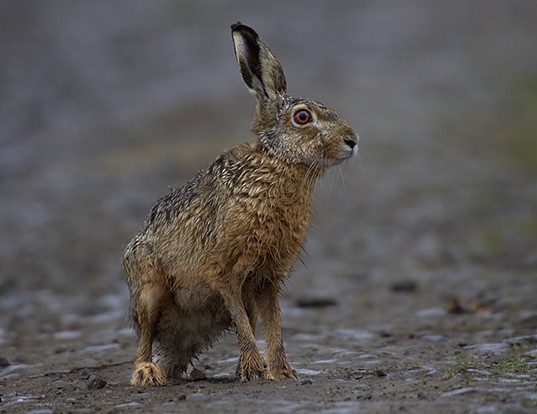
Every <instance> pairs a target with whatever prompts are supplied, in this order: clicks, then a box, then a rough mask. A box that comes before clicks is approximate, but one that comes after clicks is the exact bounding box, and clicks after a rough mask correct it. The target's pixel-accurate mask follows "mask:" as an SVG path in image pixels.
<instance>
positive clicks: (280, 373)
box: [270, 368, 298, 380]
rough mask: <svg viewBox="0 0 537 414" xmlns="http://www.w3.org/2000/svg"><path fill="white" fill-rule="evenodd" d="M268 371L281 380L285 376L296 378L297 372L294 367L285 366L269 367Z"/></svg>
mask: <svg viewBox="0 0 537 414" xmlns="http://www.w3.org/2000/svg"><path fill="white" fill-rule="evenodd" d="M270 373H271V374H272V376H273V377H274V379H276V380H283V379H286V378H290V379H294V380H298V374H297V373H296V371H295V370H294V369H291V368H285V369H271V370H270Z"/></svg>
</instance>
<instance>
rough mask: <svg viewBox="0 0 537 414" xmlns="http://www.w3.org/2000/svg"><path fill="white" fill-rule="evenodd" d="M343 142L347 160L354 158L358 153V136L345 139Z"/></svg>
mask: <svg viewBox="0 0 537 414" xmlns="http://www.w3.org/2000/svg"><path fill="white" fill-rule="evenodd" d="M343 142H344V143H345V150H346V152H347V158H351V157H354V156H356V154H357V153H358V135H354V136H349V137H347V138H345V139H344V140H343Z"/></svg>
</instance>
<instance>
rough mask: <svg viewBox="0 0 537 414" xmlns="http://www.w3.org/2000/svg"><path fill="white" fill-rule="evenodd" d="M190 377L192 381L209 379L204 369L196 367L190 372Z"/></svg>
mask: <svg viewBox="0 0 537 414" xmlns="http://www.w3.org/2000/svg"><path fill="white" fill-rule="evenodd" d="M190 379H191V380H192V381H203V380H206V379H207V375H206V374H205V372H203V371H202V370H200V369H197V368H194V369H193V370H192V372H191V373H190Z"/></svg>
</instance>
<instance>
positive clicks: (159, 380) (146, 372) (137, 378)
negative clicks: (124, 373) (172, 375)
mask: <svg viewBox="0 0 537 414" xmlns="http://www.w3.org/2000/svg"><path fill="white" fill-rule="evenodd" d="M167 383H168V380H167V378H166V374H165V373H164V371H163V370H162V368H160V367H159V366H158V365H157V364H154V363H152V362H143V363H139V364H136V366H135V367H134V372H133V373H132V379H131V384H132V385H138V386H143V387H146V386H151V385H153V386H155V385H166V384H167Z"/></svg>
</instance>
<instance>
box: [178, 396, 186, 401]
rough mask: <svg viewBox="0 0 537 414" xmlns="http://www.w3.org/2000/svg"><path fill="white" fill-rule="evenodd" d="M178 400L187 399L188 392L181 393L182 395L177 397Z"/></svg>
mask: <svg viewBox="0 0 537 414" xmlns="http://www.w3.org/2000/svg"><path fill="white" fill-rule="evenodd" d="M177 400H178V401H184V400H186V394H181V395H179V397H177Z"/></svg>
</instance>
